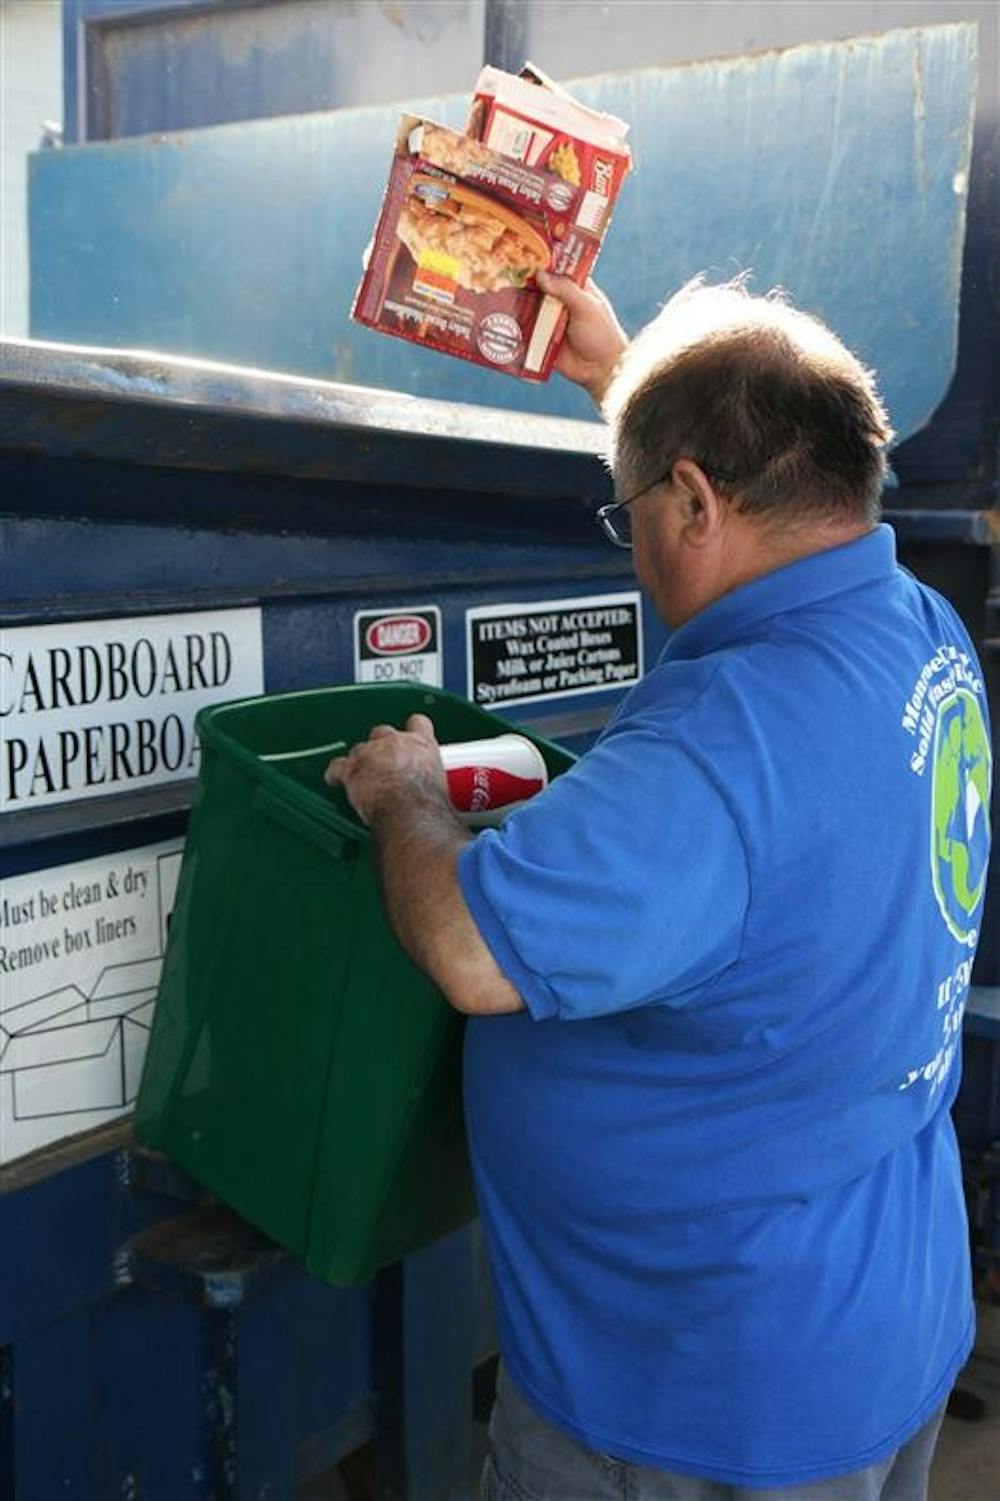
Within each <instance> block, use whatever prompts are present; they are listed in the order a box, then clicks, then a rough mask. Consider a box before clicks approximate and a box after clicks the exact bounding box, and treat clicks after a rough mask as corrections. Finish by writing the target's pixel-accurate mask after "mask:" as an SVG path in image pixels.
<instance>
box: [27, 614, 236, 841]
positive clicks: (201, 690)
mask: <svg viewBox="0 0 1000 1501" xmlns="http://www.w3.org/2000/svg"><path fill="white" fill-rule="evenodd" d="M263 690H264V668H263V652H262V648H261V632H260V610H259V609H245V610H213V611H201V612H199V613H197V614H189V615H147V616H139V617H133V618H131V619H128V620H86V621H73V622H72V623H69V624H65V625H41V626H20V627H18V628H17V629H16V630H5V631H3V632H2V633H0V811H3V812H5V813H13V812H16V811H17V810H19V809H22V808H39V807H44V806H45V805H47V804H50V803H66V802H73V801H75V800H76V799H78V798H84V797H99V796H102V795H103V794H105V793H111V792H124V791H127V790H130V789H133V788H136V787H154V786H157V785H158V784H160V783H163V782H176V781H181V780H183V779H184V778H185V777H193V776H196V775H197V772H198V743H197V740H196V737H195V733H194V717H195V715H196V714H197V712H198V710H199V709H202V708H204V707H205V705H206V704H215V703H221V702H223V701H224V700H226V699H233V698H251V697H253V696H254V695H255V694H258V693H262V692H263Z"/></svg>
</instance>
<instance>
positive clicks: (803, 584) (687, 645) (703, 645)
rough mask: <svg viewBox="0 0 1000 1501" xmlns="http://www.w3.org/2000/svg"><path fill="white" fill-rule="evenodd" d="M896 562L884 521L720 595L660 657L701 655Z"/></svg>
mask: <svg viewBox="0 0 1000 1501" xmlns="http://www.w3.org/2000/svg"><path fill="white" fill-rule="evenodd" d="M895 567H896V537H895V533H894V532H893V530H892V527H891V526H887V525H886V524H885V522H883V523H881V525H879V526H877V527H876V528H875V529H874V531H871V532H866V533H865V535H864V536H863V537H858V538H857V539H856V540H855V541H853V542H845V543H844V544H843V545H842V546H840V547H830V548H827V549H825V550H824V551H823V552H817V553H812V554H811V555H810V556H809V557H807V558H799V559H798V560H797V561H796V562H794V563H787V564H785V566H784V567H783V568H776V569H775V570H774V571H773V572H772V573H765V574H763V575H762V576H761V577H760V578H756V579H753V580H751V582H750V583H749V584H744V585H742V587H741V588H739V589H734V590H733V592H732V594H725V595H723V597H722V598H721V599H717V600H715V602H714V603H713V604H710V605H708V606H706V608H705V609H704V610H699V612H698V614H697V615H692V617H691V619H690V620H686V621H685V622H684V624H683V625H682V626H679V627H678V629H677V630H676V631H674V633H673V635H672V636H671V637H670V639H669V641H668V642H667V644H666V647H665V648H664V651H663V655H662V656H661V658H660V660H661V661H662V662H670V661H678V660H683V659H685V658H691V657H701V656H704V655H705V654H706V653H707V652H710V651H714V650H716V649H717V648H718V647H721V646H725V645H727V644H728V643H729V642H731V641H735V640H738V639H739V638H740V637H743V636H746V635H747V633H748V632H749V631H750V630H752V629H753V627H754V626H757V625H760V624H761V623H762V622H763V621H765V620H769V619H770V618H771V617H772V616H775V615H782V614H784V613H785V611H787V610H797V609H801V608H802V606H804V605H811V604H816V603H818V601H819V600H821V599H828V598H829V597H830V596H831V595H834V594H842V593H844V592H845V591H846V590H848V589H857V588H859V587H860V586H861V585H863V584H874V583H877V582H878V581H879V580H882V579H888V578H890V577H891V576H892V574H893V572H894V571H895Z"/></svg>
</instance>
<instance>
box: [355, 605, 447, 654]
mask: <svg viewBox="0 0 1000 1501" xmlns="http://www.w3.org/2000/svg"><path fill="white" fill-rule="evenodd" d="M432 634H433V633H432V631H431V627H430V622H429V621H428V620H425V619H424V617H423V616H422V615H390V616H383V617H382V619H381V620H373V621H372V623H371V625H370V626H369V627H368V629H367V631H366V632H365V645H366V646H367V647H368V649H369V651H373V652H374V653H375V654H376V656H379V657H392V656H397V655H399V654H400V653H403V652H418V651H423V650H424V648H425V647H427V646H429V645H430V640H431V636H432Z"/></svg>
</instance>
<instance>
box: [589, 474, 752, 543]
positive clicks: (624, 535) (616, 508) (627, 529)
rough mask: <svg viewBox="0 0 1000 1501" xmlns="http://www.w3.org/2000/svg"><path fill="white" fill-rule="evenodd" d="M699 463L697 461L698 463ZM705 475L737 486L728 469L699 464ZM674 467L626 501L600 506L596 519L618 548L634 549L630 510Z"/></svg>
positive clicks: (615, 501)
mask: <svg viewBox="0 0 1000 1501" xmlns="http://www.w3.org/2000/svg"><path fill="white" fill-rule="evenodd" d="M696 462H697V461H696ZM698 467H699V468H700V469H701V471H702V473H703V474H706V475H707V476H708V478H709V479H715V480H722V482H723V484H735V483H736V475H735V474H731V473H730V472H729V471H728V470H726V469H716V468H714V467H713V468H711V469H710V468H709V467H708V466H707V465H706V464H699V465H698ZM673 469H674V466H673V464H671V466H670V468H669V469H668V470H667V472H666V474H661V475H660V477H659V479H652V480H650V481H649V484H648V485H643V487H642V489H641V490H634V491H633V492H632V494H631V495H626V497H625V499H624V500H612V501H611V502H609V504H608V505H606V506H599V507H598V509H597V512H596V513H595V514H596V518H597V520H598V521H599V522H600V524H601V527H602V529H603V531H604V535H605V536H606V537H607V538H608V540H609V541H611V542H613V543H614V545H615V546H616V547H625V548H628V549H630V550H631V547H632V513H631V511H630V510H629V509H628V508H629V506H630V505H631V504H632V502H633V500H639V499H641V497H642V496H643V495H645V494H646V493H647V492H648V491H650V490H655V489H656V487H657V485H662V484H665V483H666V481H667V480H668V479H669V478H670V476H671V474H672V473H673Z"/></svg>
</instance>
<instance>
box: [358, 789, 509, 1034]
mask: <svg viewBox="0 0 1000 1501" xmlns="http://www.w3.org/2000/svg"><path fill="white" fill-rule="evenodd" d="M371 828H372V838H373V842H374V846H375V861H376V868H377V871H378V877H379V884H380V887H381V891H382V900H383V904H384V906H385V911H386V915H387V917H388V919H389V924H390V926H391V928H392V930H393V932H394V933H395V935H396V937H397V938H398V940H399V942H400V943H401V944H402V946H403V948H404V949H405V950H406V952H407V953H408V954H409V956H410V958H411V959H412V960H413V961H414V963H415V964H417V965H418V966H419V967H420V968H421V969H422V970H424V971H425V973H427V974H428V975H430V977H431V979H432V980H434V982H435V983H436V984H437V985H438V987H439V988H440V989H441V990H442V992H443V993H444V995H445V996H446V998H447V999H448V1001H449V1002H450V1003H451V1005H452V1006H454V1007H455V1009H456V1010H458V1011H464V1012H467V1013H470V1014H481V1015H482V1014H488V1013H492V1012H504V1011H517V1010H520V1009H521V1007H522V1005H523V1002H522V1001H521V998H520V996H519V995H518V993H517V991H516V990H515V989H514V987H513V986H512V985H511V984H510V982H509V981H508V980H507V978H506V977H505V976H504V974H503V973H502V971H501V970H500V969H499V967H498V966H497V964H496V961H495V960H494V959H493V956H492V955H491V954H490V952H489V950H488V949H487V947H486V945H485V944H484V943H483V940H482V938H481V937H480V934H479V930H478V928H477V927H476V925H475V923H474V922H473V920H472V916H471V914H470V912H469V909H468V907H467V906H466V904H465V900H464V898H463V896H462V892H461V888H460V886H459V884H458V874H457V864H458V857H459V854H460V853H461V851H462V850H463V849H464V847H465V846H466V844H468V842H469V839H470V835H469V833H468V831H467V830H466V829H465V827H464V826H463V824H462V823H461V821H460V820H459V819H458V817H457V816H456V814H455V812H454V810H453V809H452V807H451V805H450V804H449V803H448V802H447V801H446V800H445V799H444V798H443V797H440V796H438V795H436V794H433V793H431V792H427V791H424V790H423V789H418V788H413V787H410V788H402V789H400V791H399V793H398V794H394V795H392V796H389V797H386V798H385V799H384V800H383V801H382V802H381V803H380V805H379V807H378V810H377V812H376V814H375V816H374V817H373V819H372V824H371Z"/></svg>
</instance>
